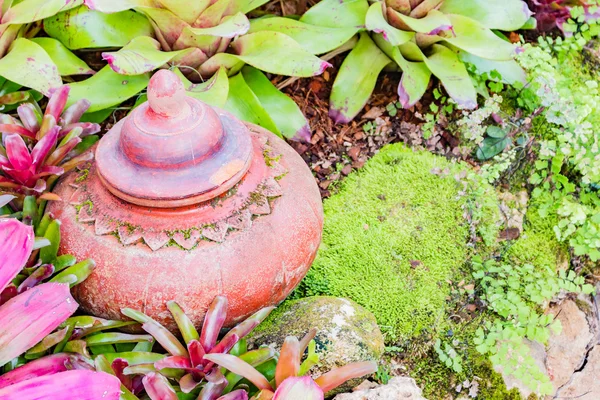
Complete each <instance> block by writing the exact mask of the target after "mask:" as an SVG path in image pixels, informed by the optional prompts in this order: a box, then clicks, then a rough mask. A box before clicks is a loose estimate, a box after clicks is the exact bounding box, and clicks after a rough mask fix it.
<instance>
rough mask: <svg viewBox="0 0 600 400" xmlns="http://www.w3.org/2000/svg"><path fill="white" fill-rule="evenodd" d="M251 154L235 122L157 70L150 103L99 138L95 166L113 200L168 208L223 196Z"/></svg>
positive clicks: (239, 124)
mask: <svg viewBox="0 0 600 400" xmlns="http://www.w3.org/2000/svg"><path fill="white" fill-rule="evenodd" d="M252 154H253V152H252V139H251V137H250V132H249V130H248V128H247V127H246V126H245V125H244V124H243V123H242V122H241V121H239V120H237V119H236V118H235V117H233V116H232V115H231V114H229V113H227V112H225V111H222V110H218V109H213V108H212V107H210V106H209V105H207V104H205V103H203V102H201V101H199V100H197V99H195V98H192V97H189V96H187V94H186V91H185V89H184V87H183V84H182V83H181V81H180V79H179V77H178V76H177V75H175V74H174V73H173V72H171V71H168V70H160V71H158V72H157V73H155V74H154V76H152V78H151V79H150V82H149V84H148V101H147V102H146V103H143V104H141V105H140V106H139V107H137V108H136V109H135V110H133V111H132V112H131V113H130V114H129V115H128V116H127V117H126V118H124V119H123V120H121V121H120V122H119V123H118V124H117V125H115V126H114V127H113V128H112V129H111V130H110V131H109V132H108V133H107V134H106V135H105V136H104V137H103V138H102V140H101V141H100V143H99V145H98V148H97V149H96V163H97V166H98V173H99V176H100V178H101V180H102V182H103V183H104V184H105V186H106V187H107V189H108V190H110V191H111V192H112V193H113V194H114V195H115V196H117V197H119V198H121V199H123V200H126V201H128V202H130V203H133V204H137V205H143V206H149V207H160V208H171V207H181V206H187V205H192V204H196V203H199V202H202V201H206V200H209V199H212V198H214V197H216V196H218V195H220V194H222V193H224V192H226V191H227V190H229V189H230V188H232V187H233V186H234V185H235V184H236V183H237V182H238V181H239V180H240V179H241V178H242V177H243V175H244V174H245V173H246V171H247V170H248V168H249V166H250V161H251V158H252Z"/></svg>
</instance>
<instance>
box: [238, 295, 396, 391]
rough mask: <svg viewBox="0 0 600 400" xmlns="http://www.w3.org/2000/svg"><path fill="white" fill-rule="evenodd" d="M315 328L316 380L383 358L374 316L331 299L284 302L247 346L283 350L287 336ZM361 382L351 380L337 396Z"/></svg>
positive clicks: (380, 335)
mask: <svg viewBox="0 0 600 400" xmlns="http://www.w3.org/2000/svg"><path fill="white" fill-rule="evenodd" d="M312 328H315V329H316V330H317V335H316V337H315V343H316V351H317V353H318V354H319V357H320V360H319V365H317V366H315V367H313V369H312V370H311V375H312V376H313V377H315V378H316V377H318V376H320V375H321V374H323V373H325V372H328V371H330V370H331V369H333V368H337V367H342V366H344V365H347V364H349V363H353V362H358V361H379V360H380V358H381V356H382V355H383V352H384V341H383V335H382V334H381V331H380V330H379V327H378V326H377V321H376V320H375V317H374V316H373V314H371V313H370V312H369V311H367V310H365V309H364V308H363V307H361V306H360V305H358V304H356V303H355V302H353V301H350V300H347V299H341V298H336V297H328V296H316V297H308V298H305V299H299V300H292V301H288V302H286V303H284V304H283V305H282V306H280V307H279V308H277V309H276V310H275V311H273V313H271V315H270V316H269V317H268V318H267V319H266V320H265V321H264V322H263V323H262V324H260V325H259V326H258V327H257V328H256V329H255V330H254V331H253V332H252V333H251V334H250V336H249V337H248V344H249V346H250V347H258V346H260V345H267V346H270V347H274V348H275V349H280V348H281V345H282V344H283V341H284V339H285V337H286V336H296V337H298V338H301V337H303V336H304V335H305V334H306V333H307V332H308V331H309V330H310V329H312ZM360 382H361V379H360V378H359V379H354V380H351V381H349V382H347V383H346V384H344V385H343V386H341V387H340V389H338V390H336V391H335V393H339V392H340V391H343V390H350V389H352V388H353V387H354V386H356V385H357V384H359V383H360ZM330 394H331V393H330Z"/></svg>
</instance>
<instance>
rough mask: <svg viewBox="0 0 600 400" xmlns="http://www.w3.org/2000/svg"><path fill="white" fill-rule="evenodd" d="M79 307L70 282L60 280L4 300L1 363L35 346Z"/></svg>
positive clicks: (0, 315)
mask: <svg viewBox="0 0 600 400" xmlns="http://www.w3.org/2000/svg"><path fill="white" fill-rule="evenodd" d="M77 307H78V305H77V303H76V302H75V299H73V297H72V296H71V293H70V291H69V286H68V285H65V284H60V283H44V284H41V285H38V286H36V287H34V288H32V289H30V290H28V291H26V292H25V293H21V294H20V295H18V296H16V297H13V298H12V299H10V300H9V301H7V302H6V303H5V304H3V305H2V306H1V307H0V366H2V365H4V364H6V363H7V362H9V361H10V360H12V359H13V358H15V357H17V356H19V355H20V354H22V353H23V352H25V351H27V350H28V349H30V348H32V347H33V346H35V345H36V344H37V343H38V342H40V341H41V340H42V339H43V338H44V337H45V336H46V335H48V334H49V333H51V332H52V331H54V330H55V329H56V328H57V327H58V326H59V325H60V324H61V323H62V322H63V321H64V320H66V319H67V318H68V317H69V316H70V315H71V314H73V313H74V312H75V310H77ZM0 398H2V396H0ZM74 398H76V397H74Z"/></svg>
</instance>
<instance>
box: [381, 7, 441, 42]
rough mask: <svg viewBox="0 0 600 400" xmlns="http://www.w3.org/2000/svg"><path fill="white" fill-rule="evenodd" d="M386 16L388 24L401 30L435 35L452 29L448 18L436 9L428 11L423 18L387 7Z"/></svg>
mask: <svg viewBox="0 0 600 400" xmlns="http://www.w3.org/2000/svg"><path fill="white" fill-rule="evenodd" d="M387 16H388V20H389V22H390V24H392V25H393V26H395V27H396V28H398V29H400V30H403V31H413V32H420V33H426V34H428V35H437V34H438V33H441V32H444V31H450V30H452V22H451V21H450V19H449V18H448V17H447V16H446V15H444V14H443V13H441V12H439V11H438V10H431V11H429V13H427V15H426V16H425V17H423V18H413V17H409V16H408V15H404V14H402V13H399V12H398V11H396V10H394V9H393V8H389V7H388V9H387Z"/></svg>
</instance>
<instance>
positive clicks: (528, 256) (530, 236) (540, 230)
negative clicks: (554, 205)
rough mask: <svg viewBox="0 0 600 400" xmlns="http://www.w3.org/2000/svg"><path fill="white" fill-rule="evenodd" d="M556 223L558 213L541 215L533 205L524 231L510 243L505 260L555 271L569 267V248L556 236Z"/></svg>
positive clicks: (528, 213)
mask: <svg viewBox="0 0 600 400" xmlns="http://www.w3.org/2000/svg"><path fill="white" fill-rule="evenodd" d="M556 225H558V216H557V215H556V214H554V215H547V216H545V217H541V216H540V214H539V212H538V208H537V207H536V206H535V204H533V205H531V206H530V207H529V209H528V210H527V214H526V216H525V224H524V230H523V233H522V234H521V236H520V237H519V238H518V239H517V240H515V241H514V242H513V243H511V244H510V247H509V248H508V250H507V252H506V255H505V257H504V258H505V260H507V261H511V262H513V263H518V264H525V263H527V264H531V265H534V266H535V267H538V268H545V267H550V268H552V269H553V270H555V271H557V270H559V269H566V268H568V267H569V248H568V245H567V244H566V243H564V242H559V241H558V239H557V238H556V234H555V233H554V230H553V229H554V226H556Z"/></svg>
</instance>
